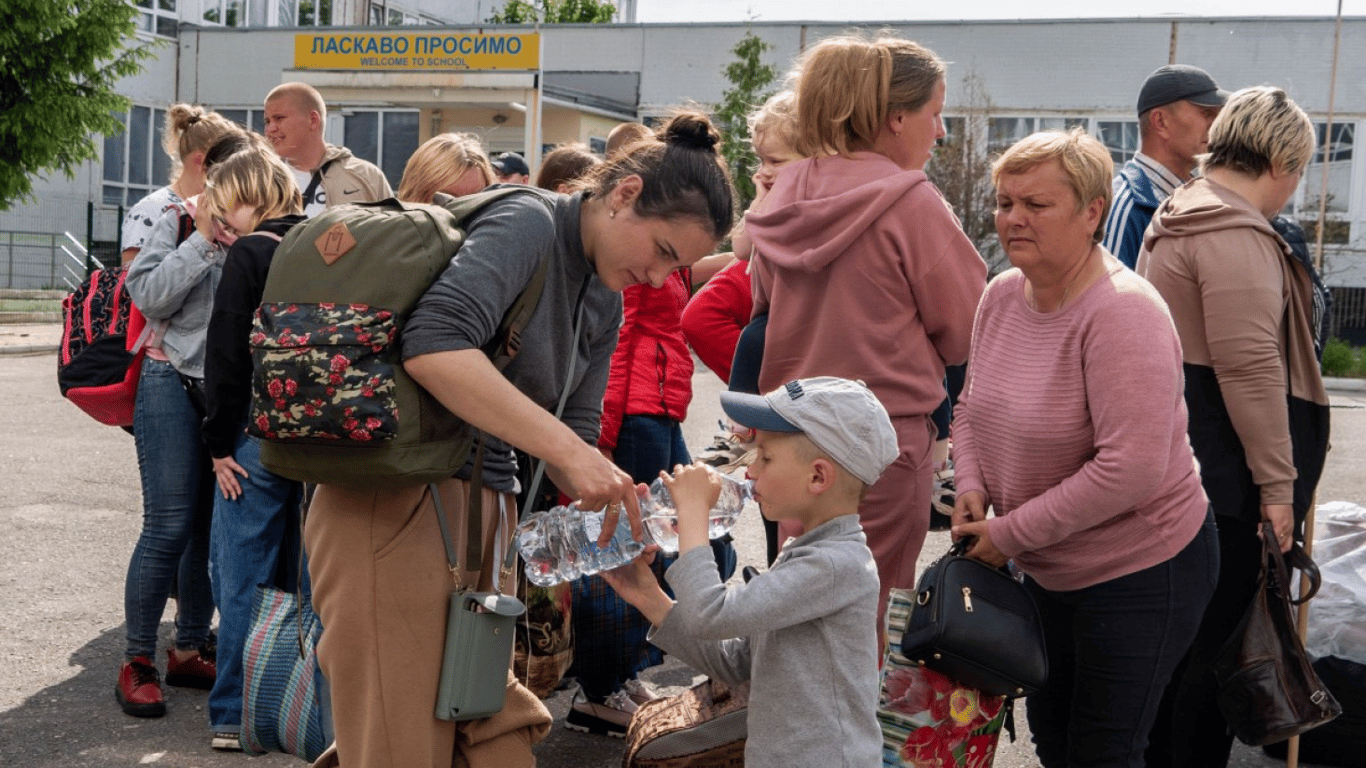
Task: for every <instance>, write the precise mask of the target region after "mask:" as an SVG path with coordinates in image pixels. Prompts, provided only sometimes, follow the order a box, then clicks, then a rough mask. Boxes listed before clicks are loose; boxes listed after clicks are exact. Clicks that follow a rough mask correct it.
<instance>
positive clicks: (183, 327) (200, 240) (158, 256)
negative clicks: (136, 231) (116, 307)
mask: <svg viewBox="0 0 1366 768" xmlns="http://www.w3.org/2000/svg"><path fill="white" fill-rule="evenodd" d="M180 213H181V209H180V208H179V207H176V208H175V209H172V210H168V211H166V213H164V214H162V216H161V218H160V219H158V220H157V223H156V224H154V225H153V226H152V231H151V233H150V234H149V235H148V236H147V241H146V242H145V243H143V246H142V250H140V251H138V255H137V256H136V257H135V258H134V259H133V263H132V264H130V265H128V278H127V279H126V280H125V281H124V284H125V285H127V286H128V295H129V296H131V297H132V299H133V304H134V305H135V306H136V307H137V308H138V311H140V312H142V314H143V315H145V316H146V317H147V318H148V320H149V321H156V320H164V321H166V322H167V326H166V331H165V334H164V335H163V337H162V339H161V351H162V352H165V353H166V357H167V359H169V360H170V361H171V365H173V366H175V369H176V370H177V371H180V372H181V373H183V374H185V375H186V376H193V377H195V378H197V379H202V378H204V341H205V336H206V334H207V332H208V330H209V314H210V313H211V312H212V311H213V294H214V291H215V290H217V288H218V277H219V275H220V274H222V272H223V257H224V256H225V255H226V251H224V250H223V249H222V248H218V247H216V246H214V245H212V244H210V243H209V242H208V241H207V240H205V239H204V237H203V236H202V235H200V234H199V233H198V232H195V233H194V234H192V235H190V236H189V237H188V238H186V239H185V242H183V243H181V244H180V245H179V246H177V245H176V236H177V235H178V234H179V231H180Z"/></svg>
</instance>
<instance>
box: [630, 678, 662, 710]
mask: <svg viewBox="0 0 1366 768" xmlns="http://www.w3.org/2000/svg"><path fill="white" fill-rule="evenodd" d="M621 690H622V691H624V692H625V693H626V695H627V697H629V698H630V699H631V701H634V702H635V703H636V706H637V707H639V706H640V705H641V704H647V703H649V702H651V701H654V700H655V699H657V698H659V694H657V693H655V692H654V691H652V690H650V686H648V685H646V684H645V682H644V681H642V680H641V679H640V678H638V677H633V678H631V679H630V680H627V681H626V682H625V683H622V686H621Z"/></svg>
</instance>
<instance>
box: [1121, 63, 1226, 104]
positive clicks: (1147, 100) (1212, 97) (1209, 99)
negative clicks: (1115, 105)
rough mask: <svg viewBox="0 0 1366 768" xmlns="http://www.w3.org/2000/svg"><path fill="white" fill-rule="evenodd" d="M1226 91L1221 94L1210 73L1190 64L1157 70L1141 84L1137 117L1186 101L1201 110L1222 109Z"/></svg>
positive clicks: (1170, 65) (1173, 65)
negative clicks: (1158, 108)
mask: <svg viewBox="0 0 1366 768" xmlns="http://www.w3.org/2000/svg"><path fill="white" fill-rule="evenodd" d="M1228 95H1229V94H1228V91H1225V90H1221V89H1220V88H1219V84H1218V83H1216V82H1214V78H1212V77H1210V76H1209V73H1208V72H1206V71H1205V70H1203V69H1201V68H1199V67H1192V66H1190V65H1189V64H1168V65H1167V66H1165V67H1159V68H1158V69H1157V70H1155V71H1154V72H1153V73H1152V74H1151V75H1148V79H1147V80H1145V81H1144V82H1143V90H1141V91H1139V92H1138V114H1140V115H1141V114H1143V113H1144V112H1147V111H1148V110H1150V109H1152V108H1153V107H1160V106H1162V105H1164V104H1171V103H1172V102H1174V101H1189V102H1191V103H1192V104H1199V105H1200V106H1202V107H1222V106H1224V102H1225V101H1227V100H1228Z"/></svg>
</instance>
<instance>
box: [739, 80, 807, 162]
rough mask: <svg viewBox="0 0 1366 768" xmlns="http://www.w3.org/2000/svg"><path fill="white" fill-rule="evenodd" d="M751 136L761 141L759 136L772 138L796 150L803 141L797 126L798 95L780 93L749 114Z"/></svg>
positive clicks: (788, 92) (770, 97)
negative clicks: (798, 133)
mask: <svg viewBox="0 0 1366 768" xmlns="http://www.w3.org/2000/svg"><path fill="white" fill-rule="evenodd" d="M747 122H748V124H749V135H750V136H752V137H754V141H755V142H758V141H759V135H760V134H763V135H765V136H772V137H773V138H775V139H777V140H778V141H779V142H780V143H782V144H783V145H784V146H786V147H787V148H788V149H791V150H794V151H795V150H796V149H797V147H798V146H799V143H798V142H799V141H800V140H801V139H800V138H799V137H798V135H797V132H798V129H799V126H798V125H797V94H796V93H794V92H793V91H779V92H778V93H775V94H773V95H772V96H769V97H768V101H765V102H764V103H763V105H762V106H760V107H759V108H758V109H756V110H754V111H753V112H751V113H750V114H749V117H748V118H747Z"/></svg>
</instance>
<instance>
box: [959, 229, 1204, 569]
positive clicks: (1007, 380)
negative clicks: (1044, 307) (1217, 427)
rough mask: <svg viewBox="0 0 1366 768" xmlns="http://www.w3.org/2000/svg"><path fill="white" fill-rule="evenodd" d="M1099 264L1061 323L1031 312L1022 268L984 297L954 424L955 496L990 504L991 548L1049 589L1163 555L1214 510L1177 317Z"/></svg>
mask: <svg viewBox="0 0 1366 768" xmlns="http://www.w3.org/2000/svg"><path fill="white" fill-rule="evenodd" d="M1106 258H1107V262H1108V263H1109V264H1110V265H1111V269H1110V270H1109V272H1108V274H1107V275H1106V276H1105V277H1103V278H1101V279H1100V280H1098V281H1097V282H1096V283H1095V284H1093V285H1092V286H1091V287H1089V288H1087V289H1086V290H1085V291H1083V292H1082V293H1081V295H1079V296H1077V297H1076V299H1075V300H1073V302H1071V303H1069V304H1067V305H1065V306H1064V307H1063V308H1062V309H1061V310H1059V311H1057V312H1052V313H1048V314H1040V313H1038V312H1035V311H1034V310H1032V309H1030V308H1029V306H1028V305H1027V304H1026V303H1025V300H1024V282H1025V281H1024V275H1023V274H1022V273H1021V272H1020V271H1019V270H1011V271H1009V272H1006V273H1005V274H1002V275H1001V276H999V277H997V278H996V279H995V280H993V281H992V282H991V284H990V285H988V286H987V290H986V293H985V294H984V295H983V297H982V303H981V305H980V306H979V307H978V310H977V319H976V322H975V324H974V326H973V331H972V352H971V357H970V358H969V361H968V379H967V383H966V385H965V386H964V388H963V394H962V396H961V398H960V399H959V401H958V409H957V413H956V414H955V419H954V422H953V441H954V445H953V455H954V463H955V468H956V473H955V480H956V482H957V487H958V492H959V493H960V494H961V493H965V492H967V491H974V490H976V491H982V492H984V493H985V494H986V495H987V498H988V499H989V500H990V503H991V504H992V506H993V508H994V512H995V514H996V517H995V518H994V519H992V520H991V521H990V523H989V524H988V525H989V529H988V530H989V531H990V533H991V538H992V541H993V542H994V543H995V545H996V547H997V548H998V549H1000V550H1001V552H1003V553H1005V554H1006V555H1007V556H1010V557H1012V558H1014V560H1015V562H1016V564H1017V565H1019V566H1020V567H1021V568H1022V569H1023V570H1024V571H1025V572H1026V573H1028V574H1029V575H1030V576H1032V577H1034V579H1035V580H1037V581H1038V582H1039V584H1041V585H1042V586H1043V587H1045V588H1046V589H1051V590H1073V589H1080V588H1082V587H1087V586H1091V585H1093V584H1098V583H1100V582H1103V581H1108V580H1110V579H1114V578H1117V577H1119V576H1124V575H1126V574H1129V573H1134V572H1135V571H1139V570H1142V569H1144V568H1148V567H1150V566H1153V565H1156V564H1158V563H1161V562H1163V561H1165V560H1167V559H1169V558H1171V557H1172V556H1173V555H1175V554H1176V553H1178V552H1180V551H1181V550H1182V549H1183V548H1184V547H1185V546H1186V545H1187V544H1189V543H1190V541H1191V539H1192V538H1194V536H1195V534H1196V532H1197V531H1198V530H1199V528H1200V525H1201V523H1202V522H1203V521H1204V519H1205V513H1206V508H1207V506H1208V502H1207V501H1206V500H1205V493H1204V490H1203V489H1202V488H1201V487H1200V475H1199V468H1198V467H1197V465H1196V462H1195V458H1194V456H1193V454H1192V453H1191V448H1190V443H1189V441H1188V440H1187V437H1186V404H1185V401H1184V399H1183V397H1182V386H1183V385H1182V374H1181V346H1180V342H1179V341H1178V340H1177V337H1176V330H1175V328H1174V327H1173V325H1172V320H1171V316H1170V315H1169V314H1168V312H1167V307H1166V304H1164V303H1163V302H1162V299H1161V297H1159V296H1158V294H1157V292H1156V291H1155V290H1154V289H1153V287H1152V286H1151V285H1149V284H1148V283H1147V282H1146V281H1145V280H1143V278H1141V277H1139V276H1138V275H1136V274H1134V273H1133V272H1132V271H1130V270H1129V269H1127V268H1125V267H1123V266H1122V265H1121V264H1120V263H1119V262H1118V261H1115V260H1114V259H1112V258H1110V257H1109V256H1107V257H1106Z"/></svg>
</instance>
